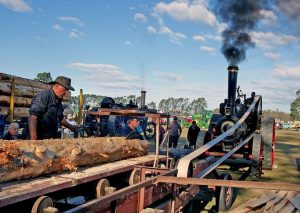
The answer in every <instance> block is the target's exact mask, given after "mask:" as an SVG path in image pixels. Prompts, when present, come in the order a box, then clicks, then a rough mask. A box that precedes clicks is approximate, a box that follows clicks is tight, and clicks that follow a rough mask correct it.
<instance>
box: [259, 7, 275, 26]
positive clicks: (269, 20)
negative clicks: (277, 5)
mask: <svg viewBox="0 0 300 213" xmlns="http://www.w3.org/2000/svg"><path fill="white" fill-rule="evenodd" d="M260 14H261V16H262V17H263V19H262V22H263V23H265V24H268V25H274V24H276V22H277V16H276V15H275V14H274V13H273V11H271V10H261V11H260Z"/></svg>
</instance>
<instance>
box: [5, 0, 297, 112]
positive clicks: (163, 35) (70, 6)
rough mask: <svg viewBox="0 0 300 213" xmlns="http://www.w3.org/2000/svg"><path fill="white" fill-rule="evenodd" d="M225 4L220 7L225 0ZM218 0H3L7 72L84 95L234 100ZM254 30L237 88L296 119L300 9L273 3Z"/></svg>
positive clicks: (292, 1) (213, 102)
mask: <svg viewBox="0 0 300 213" xmlns="http://www.w3.org/2000/svg"><path fill="white" fill-rule="evenodd" d="M219 2H220V1H219ZM219 2H218V0H194V1H192V0H190V1H188V0H180V1H156V0H152V1H149V0H118V1H117V0H72V1H71V0H51V1H46V0H39V1H37V0H30V1H29V0H0V30H1V31H0V49H1V51H0V72H4V73H9V74H12V75H17V76H21V77H25V78H34V77H36V75H37V73H39V72H50V73H51V75H52V77H53V78H55V77H57V76H59V75H64V76H68V77H70V78H72V85H73V87H74V88H75V89H76V91H75V92H72V95H78V94H79V89H83V92H84V93H93V94H99V95H107V96H112V97H116V96H123V95H125V96H127V95H130V94H134V95H140V90H146V91H147V95H146V102H147V103H149V102H150V101H155V102H157V103H158V101H159V100H161V99H162V98H168V97H176V98H178V97H185V98H190V99H195V98H198V97H203V98H205V99H206V100H207V103H208V108H209V109H214V108H217V107H218V106H219V103H220V102H221V101H223V99H224V98H226V96H227V66H228V62H227V61H226V59H225V58H224V56H223V54H222V53H221V51H220V49H221V46H222V34H221V32H222V30H224V29H226V27H227V23H223V22H222V20H221V19H220V17H219V15H218V14H217V13H216V12H215V9H214V8H215V4H219ZM270 2H271V3H270V4H269V6H268V7H267V8H263V9H261V10H260V15H261V17H262V18H261V19H260V20H259V21H258V23H257V26H256V27H255V28H254V29H253V30H251V31H249V34H250V35H251V37H252V40H253V41H254V42H255V43H256V45H255V47H254V48H250V49H248V50H247V58H246V60H245V61H243V62H241V63H240V64H239V68H240V70H239V74H238V85H240V87H241V89H242V91H243V92H244V93H246V94H247V95H248V96H250V94H251V92H252V91H255V92H256V94H259V95H262V96H263V108H264V109H273V110H276V109H279V110H281V111H285V112H289V109H290V103H291V102H292V101H293V100H294V99H295V98H296V91H297V90H299V89H300V83H299V82H300V60H299V59H300V58H299V55H300V40H299V38H300V29H299V28H300V27H299V26H300V25H299V20H300V16H299V15H297V14H298V11H299V9H300V4H299V2H297V0H285V1H284V2H285V4H281V2H282V1H280V0H276V4H273V3H272V1H270Z"/></svg>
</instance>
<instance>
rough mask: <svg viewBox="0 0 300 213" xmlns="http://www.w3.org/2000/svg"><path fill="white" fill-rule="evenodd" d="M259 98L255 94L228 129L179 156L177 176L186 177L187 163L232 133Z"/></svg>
mask: <svg viewBox="0 0 300 213" xmlns="http://www.w3.org/2000/svg"><path fill="white" fill-rule="evenodd" d="M260 100H261V96H255V98H254V101H253V102H252V104H251V105H250V106H249V108H248V110H247V111H246V113H245V114H244V115H243V116H242V117H241V119H240V120H239V121H238V122H237V123H236V124H235V125H234V126H233V127H231V128H230V129H229V130H227V131H226V132H224V133H223V134H221V135H220V136H218V137H217V138H215V139H213V140H212V141H210V142H208V143H207V144H205V145H204V146H201V147H200V148H198V149H196V150H195V151H193V152H191V153H190V154H188V155H186V156H184V157H183V158H181V159H180V160H179V162H178V166H177V169H178V173H177V177H188V169H189V165H190V163H191V161H192V160H194V159H195V158H197V157H199V156H200V155H201V154H203V153H204V152H205V151H206V150H208V149H209V148H211V147H212V146H214V145H216V144H217V143H219V142H221V141H222V140H223V139H224V138H226V137H228V136H230V135H232V134H233V133H234V132H235V130H236V129H237V128H238V127H239V126H240V125H241V124H242V123H243V122H244V121H245V120H246V118H247V117H248V116H249V115H250V113H251V111H252V110H253V109H254V107H255V105H256V103H257V102H259V101H260Z"/></svg>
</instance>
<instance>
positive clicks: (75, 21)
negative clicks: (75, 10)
mask: <svg viewBox="0 0 300 213" xmlns="http://www.w3.org/2000/svg"><path fill="white" fill-rule="evenodd" d="M58 20H60V21H66V22H71V23H73V24H76V25H78V26H80V27H83V26H84V23H83V22H82V21H81V20H80V19H79V18H76V17H68V16H61V17H58Z"/></svg>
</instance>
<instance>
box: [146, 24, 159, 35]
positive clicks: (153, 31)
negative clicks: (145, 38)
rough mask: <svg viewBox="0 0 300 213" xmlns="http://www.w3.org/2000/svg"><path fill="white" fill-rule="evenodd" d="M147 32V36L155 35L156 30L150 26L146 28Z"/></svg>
mask: <svg viewBox="0 0 300 213" xmlns="http://www.w3.org/2000/svg"><path fill="white" fill-rule="evenodd" d="M147 30H148V33H149V34H156V33H157V30H156V29H155V28H154V27H152V26H148V27H147Z"/></svg>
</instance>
